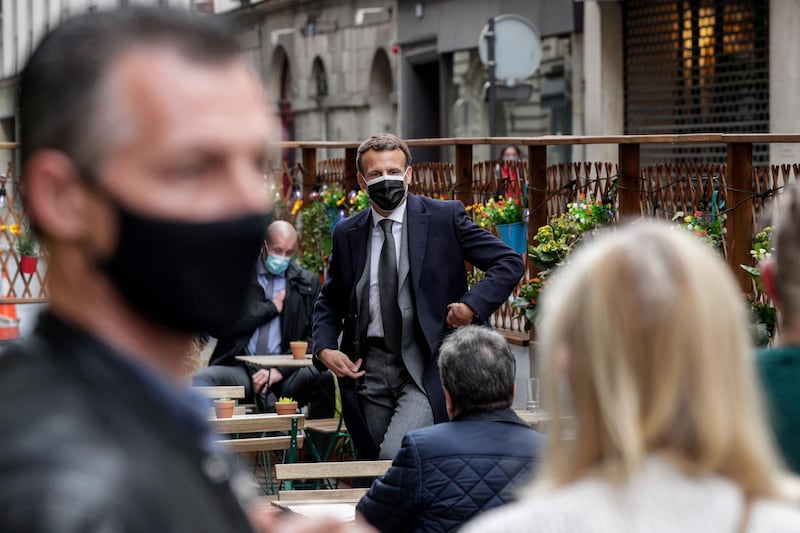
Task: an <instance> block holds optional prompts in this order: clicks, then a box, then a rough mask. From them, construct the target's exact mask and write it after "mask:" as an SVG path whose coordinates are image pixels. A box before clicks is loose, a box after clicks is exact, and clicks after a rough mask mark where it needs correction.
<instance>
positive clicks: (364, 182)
mask: <svg viewBox="0 0 800 533" xmlns="http://www.w3.org/2000/svg"><path fill="white" fill-rule="evenodd" d="M356 178H357V179H358V186H359V187H361V190H362V191H364V192H368V191H367V180H365V179H364V176H362V175H361V172H359V173H358V174H356Z"/></svg>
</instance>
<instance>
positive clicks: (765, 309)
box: [739, 226, 778, 346]
mask: <svg viewBox="0 0 800 533" xmlns="http://www.w3.org/2000/svg"><path fill="white" fill-rule="evenodd" d="M772 231H773V227H772V226H767V227H766V228H764V229H763V230H762V231H760V232H758V233H757V234H756V236H755V238H754V239H753V248H752V249H751V250H750V256H751V257H752V258H753V260H754V261H755V262H756V263H758V262H759V261H761V260H763V259H767V258H769V257H771V256H772V252H774V251H775V247H774V246H773V245H772ZM739 266H740V267H741V268H742V269H743V270H745V271H746V272H747V273H748V274H750V277H751V278H752V279H753V286H754V287H755V290H753V291H751V292H750V293H748V294H745V297H746V298H747V302H748V303H749V304H750V320H751V322H752V324H751V333H752V336H753V342H754V343H755V344H756V346H767V345H768V344H769V343H770V341H771V340H772V336H773V335H774V334H775V327H776V325H777V323H778V311H777V310H776V309H775V306H773V305H772V303H771V302H770V301H769V298H768V297H767V296H766V293H765V291H764V285H763V284H762V282H761V271H760V270H759V269H758V267H757V266H751V265H739Z"/></svg>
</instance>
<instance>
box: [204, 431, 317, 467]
mask: <svg viewBox="0 0 800 533" xmlns="http://www.w3.org/2000/svg"><path fill="white" fill-rule="evenodd" d="M215 444H217V445H219V446H222V447H224V448H225V449H227V450H228V451H230V452H231V453H244V452H261V451H265V452H269V451H273V450H288V449H289V447H290V446H291V445H292V438H291V437H288V436H287V437H258V438H252V439H231V440H218V441H215ZM297 447H298V448H302V447H303V437H302V436H298V437H297ZM276 466H277V465H276Z"/></svg>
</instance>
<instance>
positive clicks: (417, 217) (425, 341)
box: [312, 194, 524, 458]
mask: <svg viewBox="0 0 800 533" xmlns="http://www.w3.org/2000/svg"><path fill="white" fill-rule="evenodd" d="M405 223H406V224H407V225H408V256H409V257H408V259H409V264H410V271H409V276H410V277H411V288H412V292H413V297H414V304H415V307H416V331H415V334H416V339H417V343H418V344H419V345H420V347H421V348H422V350H423V352H424V355H425V358H426V361H425V370H424V373H423V385H424V387H425V392H426V393H427V395H428V398H429V400H430V402H431V407H432V409H433V417H434V421H435V422H437V423H438V422H445V421H447V410H446V409H445V403H444V393H443V392H442V387H441V381H440V379H439V369H438V367H437V359H438V350H439V345H440V344H441V342H442V339H443V337H444V336H445V335H446V333H447V326H446V318H447V305H448V304H451V303H453V302H463V303H466V304H467V305H469V306H470V307H471V308H472V309H473V310H474V311H475V312H476V313H477V317H476V322H478V323H485V322H487V321H488V320H489V317H490V316H491V315H492V313H493V312H494V311H495V310H496V309H497V308H498V307H499V306H500V305H501V304H502V303H503V302H504V301H505V300H506V298H508V295H509V294H510V293H511V291H512V290H513V289H514V287H515V286H516V284H517V282H518V281H519V280H520V278H521V277H522V274H523V273H524V265H523V262H522V259H521V258H520V256H519V255H517V254H516V253H514V251H513V250H512V249H511V248H509V247H508V246H506V245H505V244H504V243H503V242H502V241H500V240H499V239H498V238H497V237H495V236H494V235H492V234H491V233H489V232H488V231H486V230H484V229H482V228H480V227H479V226H477V225H475V224H474V223H473V222H472V221H471V220H470V219H469V217H468V216H467V213H466V211H465V209H464V205H463V204H462V203H461V202H459V201H442V200H432V199H429V198H426V197H423V196H416V195H413V194H409V195H408V201H407V205H406V215H405ZM371 232H372V216H371V209H365V210H364V211H362V212H361V213H358V214H357V215H354V216H352V217H350V218H347V219H345V220H343V221H341V222H339V223H338V224H337V225H336V227H335V229H334V232H333V248H332V251H331V255H330V263H329V266H328V277H327V279H326V281H325V284H324V285H323V287H322V291H321V292H320V295H319V297H318V298H317V302H316V304H315V306H314V326H313V331H312V341H313V345H312V350H313V351H312V353H314V354H315V355H314V363H315V365H317V368H319V369H320V370H322V369H324V368H325V366H324V365H323V364H322V362H321V361H319V359H318V358H317V354H319V352H320V351H321V350H323V349H326V348H330V349H340V350H341V351H342V352H344V353H345V354H347V355H348V356H349V357H350V359H351V360H353V361H355V360H356V359H358V358H360V357H365V356H366V355H367V352H366V335H367V332H366V328H365V327H364V326H363V325H364V324H365V323H367V320H360V319H359V312H362V313H368V312H369V310H368V309H363V310H359V308H358V304H357V301H356V284H357V283H358V280H359V279H360V278H361V275H362V273H363V271H364V266H365V265H366V261H367V243H368V242H369V239H370V238H371ZM465 261H468V262H470V263H472V264H473V265H475V266H476V267H478V268H479V269H481V270H482V271H484V272H485V276H484V278H483V279H482V280H481V281H480V282H479V283H476V284H475V285H473V287H472V289H471V290H467V275H466V269H465V266H464V262H465ZM367 318H368V317H367ZM340 333H341V334H343V335H342V342H341V346H340V345H339V342H338V339H339V335H340ZM339 384H340V390H341V394H342V407H343V411H344V418H345V423H346V424H347V428H348V430H349V431H350V433H351V435H352V437H353V441H354V443H355V445H356V448H357V449H358V451H359V453H360V455H361V456H362V457H364V458H375V457H377V456H378V447H377V445H376V443H375V442H374V441H373V440H372V438H371V437H370V435H369V431H368V430H367V425H366V421H365V420H364V417H363V415H362V413H361V410H360V408H359V404H358V396H357V394H356V383H355V381H354V380H351V379H340V380H339Z"/></svg>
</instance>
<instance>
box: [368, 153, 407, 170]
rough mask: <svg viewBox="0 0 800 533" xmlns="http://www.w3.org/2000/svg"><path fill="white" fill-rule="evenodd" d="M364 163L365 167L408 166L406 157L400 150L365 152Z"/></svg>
mask: <svg viewBox="0 0 800 533" xmlns="http://www.w3.org/2000/svg"><path fill="white" fill-rule="evenodd" d="M362 161H363V163H364V166H365V167H368V166H370V165H381V166H384V165H386V164H389V165H395V166H398V167H403V166H405V164H406V155H405V154H404V153H403V151H402V150H400V149H399V148H395V149H394V150H375V149H370V150H367V151H366V152H364V155H363V156H362Z"/></svg>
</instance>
